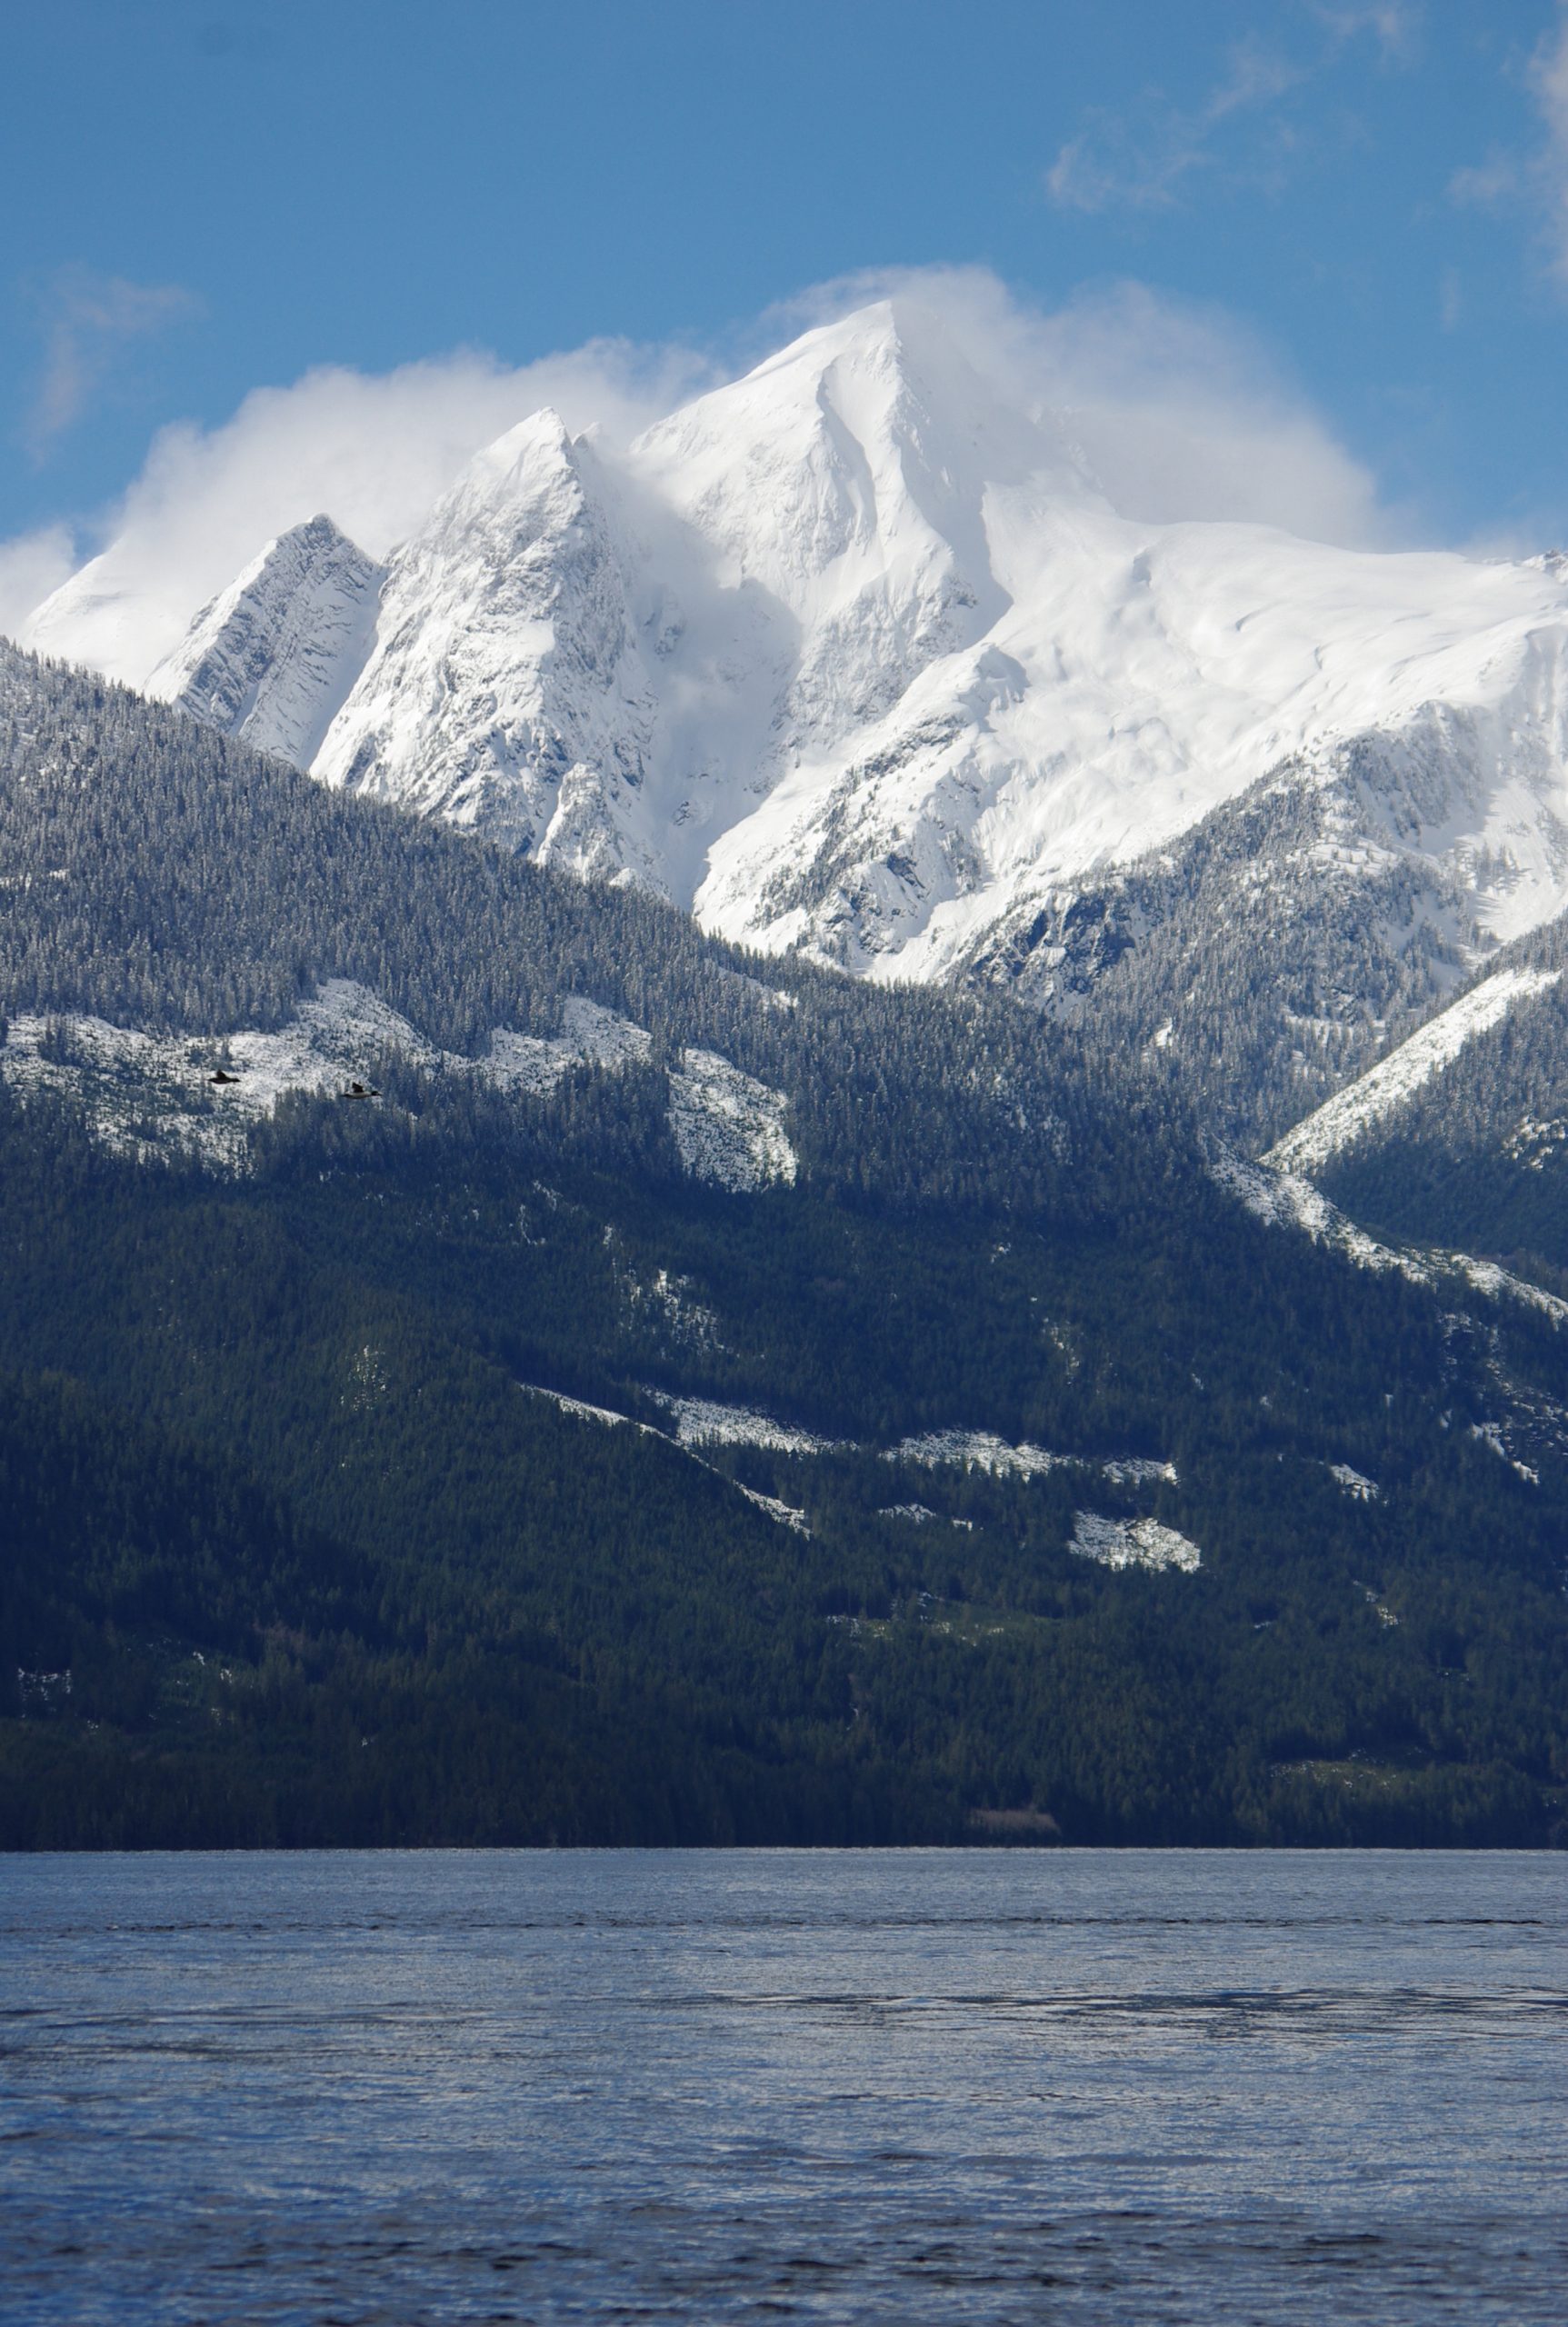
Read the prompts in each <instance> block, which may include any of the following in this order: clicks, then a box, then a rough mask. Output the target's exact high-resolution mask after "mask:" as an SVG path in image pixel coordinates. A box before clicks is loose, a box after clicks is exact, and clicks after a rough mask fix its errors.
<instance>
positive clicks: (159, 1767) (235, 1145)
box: [0, 658, 1568, 1846]
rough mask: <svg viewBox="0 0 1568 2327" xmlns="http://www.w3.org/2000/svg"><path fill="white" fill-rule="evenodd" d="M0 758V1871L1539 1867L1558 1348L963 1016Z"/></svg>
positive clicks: (478, 874)
mask: <svg viewBox="0 0 1568 2327" xmlns="http://www.w3.org/2000/svg"><path fill="white" fill-rule="evenodd" d="M0 702H3V709H4V717H5V737H4V744H3V760H4V781H3V784H0V880H3V881H4V882H5V884H6V886H5V897H6V911H5V916H4V921H3V924H0V931H3V934H0V944H3V946H4V954H3V957H0V959H3V974H4V980H5V984H4V991H3V993H0V1004H3V1006H4V1008H5V1012H6V1013H7V1015H8V1037H7V1041H6V1043H5V1049H4V1051H3V1052H0V1064H3V1065H4V1069H5V1074H4V1088H3V1089H0V1175H3V1176H0V1186H3V1187H4V1191H5V1215H4V1234H3V1235H0V1476H3V1480H4V1486H5V1494H4V1500H3V1507H4V1511H5V1521H4V1524H5V1530H6V1539H5V1597H4V1600H3V1602H0V1633H3V1638H0V1672H3V1673H5V1675H8V1676H9V1675H15V1683H14V1686H13V1683H11V1682H10V1680H9V1679H7V1681H6V1683H5V1689H6V1692H7V1694H8V1699H9V1701H8V1702H6V1701H5V1700H4V1699H0V1839H3V1840H4V1841H5V1842H6V1843H9V1844H12V1845H25V1846H35V1845H40V1844H52V1843H53V1844H65V1845H85V1844H105V1843H125V1844H133V1845H135V1844H145V1843H181V1844H185V1843H259V1842H265V1841H272V1840H281V1841H285V1842H295V1843H305V1842H407V1843H424V1842H435V1841H467V1842H484V1841H524V1842H545V1841H561V1842H587V1841H649V1842H652V1841H684V1842H704V1841H716V1840H724V1839H732V1838H734V1839H741V1840H749V1841H767V1840H784V1839H798V1840H814V1841H822V1842H832V1841H852V1840H855V1841H872V1840H882V1841H896V1840H947V1839H954V1840H956V1839H964V1838H965V1837H968V1838H975V1837H984V1836H988V1835H993V1834H994V1835H998V1836H1022V1837H1025V1838H1050V1837H1053V1836H1055V1835H1058V1834H1059V1835H1061V1836H1064V1838H1065V1839H1067V1840H1069V1841H1074V1840H1090V1839H1095V1840H1111V1841H1117V1840H1126V1841H1134V1840H1143V1841H1158V1840H1168V1841H1216V1842H1238V1843H1248V1842H1265V1841H1281V1840H1294V1841H1306V1842H1313V1841H1333V1840H1388V1841H1418V1840H1419V1841H1425V1842H1461V1841H1463V1842H1533V1841H1541V1840H1544V1839H1546V1838H1547V1837H1548V1836H1549V1835H1550V1834H1552V1833H1553V1831H1554V1830H1556V1829H1557V1828H1558V1827H1559V1826H1560V1824H1561V1823H1562V1821H1563V1816H1564V1803H1565V1801H1568V1609H1565V1603H1564V1599H1563V1543H1564V1512H1565V1483H1568V1461H1565V1457H1564V1452H1563V1421H1564V1409H1565V1408H1568V1333H1564V1332H1563V1329H1562V1327H1561V1325H1560V1323H1559V1322H1558V1318H1557V1313H1556V1312H1555V1311H1554V1310H1553V1308H1552V1307H1551V1306H1550V1304H1548V1305H1545V1306H1537V1307H1532V1306H1530V1305H1529V1304H1528V1303H1524V1302H1522V1301H1521V1300H1519V1299H1518V1298H1516V1297H1515V1296H1514V1295H1513V1293H1511V1292H1510V1291H1509V1289H1508V1288H1507V1286H1506V1284H1499V1285H1498V1286H1497V1287H1496V1288H1495V1289H1494V1290H1493V1291H1492V1292H1491V1293H1486V1292H1477V1293H1474V1296H1473V1298H1471V1297H1469V1296H1466V1298H1465V1300H1464V1303H1463V1313H1460V1312H1459V1311H1458V1310H1456V1308H1455V1305H1454V1299H1453V1293H1452V1290H1451V1289H1450V1288H1442V1289H1440V1288H1437V1287H1434V1286H1433V1285H1430V1284H1426V1283H1420V1282H1412V1281H1410V1280H1409V1279H1408V1278H1407V1277H1405V1276H1403V1275H1402V1274H1400V1273H1399V1272H1398V1270H1397V1269H1394V1268H1392V1267H1383V1266H1372V1267H1357V1266H1355V1265H1353V1264H1352V1263H1351V1261H1350V1260H1348V1259H1347V1258H1346V1256H1345V1254H1344V1253H1343V1251H1340V1250H1337V1249H1333V1248H1332V1247H1331V1246H1330V1245H1329V1244H1327V1243H1323V1242H1314V1241H1313V1239H1312V1238H1311V1237H1310V1236H1309V1235H1307V1234H1306V1233H1302V1232H1301V1231H1299V1230H1297V1229H1294V1228H1292V1227H1290V1226H1288V1225H1273V1224H1270V1223H1269V1222H1268V1221H1266V1220H1265V1219H1263V1218H1261V1217H1257V1216H1254V1213H1252V1212H1249V1211H1248V1210H1247V1209H1246V1207H1245V1206H1244V1204H1243V1203H1239V1202H1238V1201H1237V1199H1236V1196H1235V1194H1234V1193H1233V1190H1232V1189H1231V1188H1230V1187H1228V1186H1227V1185H1225V1184H1222V1182H1221V1180H1220V1179H1217V1178H1216V1177H1215V1175H1214V1172H1213V1167H1212V1164H1211V1162H1210V1161H1209V1160H1207V1159H1206V1157H1205V1153H1204V1150H1203V1144H1202V1143H1201V1141H1200V1140H1199V1139H1198V1137H1197V1136H1195V1134H1194V1129H1193V1127H1192V1126H1189V1125H1187V1124H1185V1123H1184V1122H1183V1119H1182V1116H1181V1114H1180V1113H1179V1111H1178V1110H1177V1108H1176V1107H1175V1106H1174V1104H1172V1103H1171V1101H1170V1098H1169V1096H1168V1095H1166V1096H1156V1095H1154V1094H1153V1093H1152V1091H1151V1088H1150V1086H1149V1084H1147V1083H1146V1082H1145V1081H1144V1080H1143V1078H1142V1077H1141V1074H1140V1072H1139V1070H1138V1066H1137V1062H1136V1060H1135V1059H1134V1060H1126V1059H1122V1060H1117V1059H1113V1058H1107V1057H1104V1056H1100V1055H1098V1054H1096V1052H1095V1050H1094V1045H1093V1044H1092V1042H1091V1041H1090V1040H1089V1038H1088V1036H1087V1034H1084V1033H1081V1032H1072V1031H1064V1030H1062V1029H1046V1030H1044V1032H1043V1031H1042V1029H1041V1028H1040V1026H1039V1024H1038V1022H1037V1021H1034V1020H1032V1019H1030V1018H1029V1017H1028V1016H1027V1015H1025V1014H1024V1013H1023V1012H1022V1011H1020V1010H1018V1009H1017V1008H1016V1007H1015V1006H1014V1004H1011V1003H1007V1002H1004V1001H996V1002H994V1003H993V1002H984V1001H968V1002H963V1001H954V1000H944V999H942V998H940V997H938V996H937V995H935V994H932V993H930V992H924V993H921V994H905V993H901V992H898V991H887V990H884V991H880V992H879V991H875V990H869V989H867V988H865V987H863V986H856V985H852V984H849V983H848V982H846V981H844V980H841V979H838V978H835V977H834V976H831V975H829V974H824V973H821V972H817V971H813V970H810V969H808V968H805V967H804V966H802V965H788V966H781V965H778V964H771V965H768V966H767V967H766V968H765V969H764V968H763V967H761V966H759V965H758V964H756V963H755V962H754V961H750V960H748V959H746V958H745V957H744V956H742V955H739V954H734V953H733V952H730V951H727V950H726V949H724V948H723V947H721V946H718V945H715V944H711V943H709V942H707V941H705V940H704V939H702V938H701V937H700V936H699V935H698V934H696V933H695V932H694V929H693V927H692V925H691V924H690V923H689V922H687V921H686V920H684V918H682V917H681V916H679V915H678V914H674V912H672V911H669V910H667V909H664V908H663V907H660V906H657V905H654V904H650V903H649V902H648V901H646V900H645V899H644V898H640V897H638V896H636V895H634V894H626V893H624V892H621V891H615V890H608V891H605V890H588V889H584V888H583V887H581V886H579V885H578V884H575V883H574V882H572V881H570V880H567V879H562V878H556V877H554V876H552V875H551V874H548V873H547V872H541V871H539V870H537V869H536V868H533V867H531V866H529V865H527V864H520V863H518V862H517V861H516V860H515V859H514V858H510V857H505V856H502V855H500V854H495V853H493V852H491V851H489V850H487V849H485V848H483V847H481V846H479V845H477V844H473V843H471V842H468V841H465V840H464V839H462V838H460V837H457V836H454V835H451V834H444V833H442V832H438V831H435V830H433V829H431V828H429V827H427V826H424V825H418V824H411V823H408V822H405V821H404V820H403V819H401V818H399V817H397V816H394V815H393V814H389V813H387V812H385V811H382V810H378V809H376V808H375V807H373V806H370V805H368V804H363V803H359V802H355V801H352V800H345V799H342V798H339V797H336V796H335V795H333V794H327V793H325V792H324V791H322V790H321V789H320V788H319V787H318V786H316V785H315V784H312V783H310V782H309V781H308V780H306V779H305V778H302V777H298V776H295V775H294V774H291V773H290V772H289V771H287V770H286V769H285V768H283V767H282V766H281V765H279V764H277V763H275V762H270V761H267V760H264V759H261V758H259V757H256V756H255V755H253V754H249V753H248V752H246V751H245V749H244V748H243V747H241V746H239V745H237V744H232V743H228V742H225V741H223V740H222V739H220V738H217V737H215V736H213V735H211V734H204V733H203V732H202V731H200V730H199V729H197V728H195V726H193V725H191V724H188V723H186V722H185V721H184V720H182V719H181V718H180V717H179V716H178V715H177V714H173V713H169V712H163V711H155V710H150V709H148V708H147V707H146V706H145V705H143V704H139V703H137V702H136V700H135V698H134V697H131V696H128V695H125V694H119V693H116V692H115V691H113V690H105V689H104V688H102V687H100V686H99V685H98V684H96V683H95V682H93V681H89V680H85V679H82V678H79V677H75V676H72V675H70V674H63V673H58V672H50V671H45V670H40V669H38V668H37V666H34V665H30V664H26V663H25V662H24V661H23V660H22V659H21V658H16V659H15V660H14V661H11V662H9V663H7V664H6V665H5V668H4V671H3V672H0ZM332 981H338V982H352V984H353V987H354V990H355V992H358V991H360V990H361V989H363V990H364V992H365V994H370V995H373V996H375V997H376V998H377V1001H378V1003H379V1004H381V1005H385V1012H386V1013H396V1014H398V1015H397V1018H396V1019H395V1020H394V1019H392V1018H391V1017H390V1016H386V1017H384V1018H382V1019H377V1018H376V1017H375V1015H374V1014H373V1013H371V1012H370V1010H369V1005H368V1004H365V1005H363V1006H362V1005H360V1004H355V1005H354V1008H353V1009H349V1008H348V1007H347V1006H346V1005H345V1008H344V1009H343V1010H340V1011H339V1013H338V1015H337V1016H336V1017H335V1018H333V1019H332V1020H331V1031H332V1039H333V1041H335V1042H336V1043H337V1044H338V1045H339V1048H338V1049H337V1050H335V1051H328V1050H324V1049H322V1048H321V1047H320V1044H322V1043H323V1042H325V1039H326V1037H325V1035H324V1034H322V1033H321V1025H323V1024H326V1021H325V1019H324V1020H322V1021H321V1022H320V1023H319V1024H318V1023H317V1021H315V1020H312V1019H311V1018H310V1015H309V1014H310V1012H311V1011H312V1010H313V1009H314V1008H315V1007H316V1006H317V1005H316V1004H315V1001H314V999H313V997H315V996H317V995H318V994H320V993H321V991H322V990H323V988H324V987H326V986H328V985H329V984H330V982H332ZM586 1004H593V1005H595V1006H596V1009H597V1011H598V1013H599V1015H598V1016H596V1017H593V1018H591V1019H590V1018H584V1016H583V1015H582V1006H583V1005H586ZM355 1011H357V1012H358V1014H357V1015H355ZM302 1014H304V1015H303V1016H302ZM301 1025H304V1026H305V1030H306V1034H308V1035H309V1039H310V1041H311V1042H315V1043H316V1044H317V1048H316V1049H315V1050H310V1049H309V1048H308V1044H306V1043H305V1036H304V1035H301V1036H299V1037H298V1041H297V1043H295V1048H294V1049H292V1050H291V1049H289V1048H288V1044H290V1043H293V1042H295V1034H291V1033H290V1032H289V1030H290V1029H291V1028H293V1029H296V1030H297V1029H298V1028H299V1027H300V1026H301ZM313 1028H314V1030H315V1031H314V1032H313V1031H312V1029H313ZM377 1028H380V1029H381V1030H382V1031H381V1033H379V1034H378V1033H377V1032H376V1029H377ZM584 1028H586V1029H587V1030H588V1031H587V1032H586V1033H584V1031H583V1030H584ZM411 1030H412V1031H411ZM498 1030H499V1031H498ZM574 1030H575V1031H574ZM606 1030H608V1031H606ZM503 1036H504V1039H503ZM133 1037H135V1039H133ZM634 1038H636V1039H634ZM356 1042H358V1043H362V1044H363V1049H362V1050H361V1051H358V1052H355V1051H354V1050H353V1049H352V1047H351V1048H350V1049H348V1050H345V1049H344V1048H343V1044H345V1043H346V1044H350V1045H351V1046H352V1044H354V1043H356ZM268 1043H271V1044H274V1045H275V1048H274V1049H272V1050H268V1049H266V1048H265V1044H268ZM528 1045H534V1047H533V1048H529V1047H528ZM574 1045H575V1047H574ZM279 1060H282V1061H284V1062H285V1064H283V1065H279V1064H277V1062H278V1061H279ZM264 1061H267V1062H271V1063H272V1064H270V1065H268V1066H267V1067H266V1072H267V1073H269V1074H274V1075H275V1078H276V1081H275V1085H274V1084H268V1085H267V1086H266V1090H267V1093H268V1094H269V1095H268V1099H267V1104H265V1106H263V1105H260V1104H256V1103H255V1099H254V1091H255V1086H256V1085H257V1084H258V1082H259V1081H260V1079H261V1078H262V1075H263V1065H262V1064H260V1063H259V1062H264ZM289 1061H293V1062H294V1063H293V1064H288V1062H289ZM302 1061H303V1062H304V1064H301V1062H302ZM225 1062H227V1064H226V1065H225ZM518 1062H522V1064H518ZM704 1062H705V1063H704ZM220 1070H221V1071H222V1072H223V1073H224V1074H225V1075H228V1076H232V1081H227V1082H225V1083H222V1084H215V1083H214V1082H213V1081H212V1080H211V1077H212V1076H213V1075H214V1074H216V1073H218V1072H219V1071H220ZM721 1070H724V1071H721ZM726 1074H727V1075H728V1076H729V1078H730V1079H726ZM291 1077H292V1078H293V1079H292V1080H291V1079H290V1078H291ZM313 1078H314V1079H313ZM356 1082H357V1083H359V1084H360V1085H361V1088H362V1091H363V1093H364V1094H365V1095H364V1096H358V1095H351V1094H353V1086H354V1084H355V1083H356ZM274 1088H275V1097H274V1096H272V1095H270V1094H272V1093H273V1092H274ZM371 1094H374V1095H371ZM758 1094H761V1095H760V1096H759V1095H758ZM231 1103H234V1104H235V1105H236V1106H238V1107H249V1108H250V1110H251V1112H250V1113H249V1114H241V1113H234V1112H231V1114H228V1115H225V1114H223V1110H224V1109H225V1106H230V1105H231ZM704 1110H705V1112H704ZM694 1126H695V1128H694ZM759 1126H760V1128H759ZM726 1139H728V1140H730V1142H731V1144H730V1145H729V1146H726V1145H725V1144H724V1142H725V1140H726ZM748 1139H749V1140H750V1142H751V1144H750V1146H749V1147H747V1146H746V1144H745V1142H746V1140H748ZM736 1141H739V1142H740V1144H739V1146H738V1147H737V1146H736V1145H735V1142H736ZM737 1154H740V1155H741V1156H742V1159H743V1162H744V1157H745V1156H748V1155H749V1156H750V1157H751V1159H752V1163H751V1165H750V1166H748V1167H747V1169H744V1170H743V1169H740V1168H738V1167H737V1165H736V1164H735V1161H734V1158H735V1156H736V1155H737Z"/></svg>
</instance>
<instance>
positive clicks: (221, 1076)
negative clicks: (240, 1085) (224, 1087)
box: [207, 1066, 239, 1083]
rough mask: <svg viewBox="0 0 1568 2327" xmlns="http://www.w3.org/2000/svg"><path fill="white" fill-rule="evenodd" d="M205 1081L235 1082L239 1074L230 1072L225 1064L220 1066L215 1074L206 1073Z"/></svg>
mask: <svg viewBox="0 0 1568 2327" xmlns="http://www.w3.org/2000/svg"><path fill="white" fill-rule="evenodd" d="M207 1081H208V1082H209V1083H237V1082H238V1081H239V1076H238V1075H237V1074H230V1073H229V1071H228V1068H227V1067H226V1066H220V1067H219V1068H218V1070H217V1072H216V1074H209V1075H208V1077H207Z"/></svg>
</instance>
